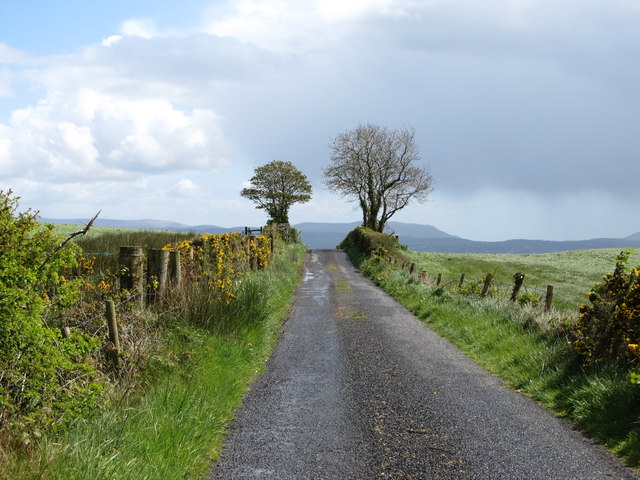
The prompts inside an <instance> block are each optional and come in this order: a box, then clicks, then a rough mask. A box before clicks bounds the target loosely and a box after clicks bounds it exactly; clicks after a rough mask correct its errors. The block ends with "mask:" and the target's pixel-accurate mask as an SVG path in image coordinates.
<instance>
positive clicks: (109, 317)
mask: <svg viewBox="0 0 640 480" xmlns="http://www.w3.org/2000/svg"><path fill="white" fill-rule="evenodd" d="M256 232H260V234H262V233H263V229H262V228H260V229H251V228H248V227H247V228H245V234H244V235H242V234H240V233H238V232H234V233H235V234H238V235H240V236H241V241H240V242H239V244H235V243H229V244H228V245H226V246H224V247H223V246H221V247H220V248H230V249H231V251H234V250H235V251H236V252H237V251H242V252H243V256H242V257H239V258H244V262H245V265H244V268H246V269H250V270H258V269H260V268H263V265H265V263H264V259H261V258H258V257H259V256H260V255H261V249H263V248H268V249H269V250H268V252H267V256H269V257H270V256H272V255H273V253H274V252H275V246H276V239H275V236H276V234H275V231H274V230H271V232H270V235H269V237H267V239H266V240H264V241H262V244H261V245H260V246H258V244H257V242H256V235H254V233H256ZM219 235H220V236H222V235H224V234H219ZM287 238H288V237H287ZM285 241H287V239H286V238H285ZM80 255H82V256H97V255H101V256H117V257H118V272H117V273H116V275H117V278H118V281H119V285H118V290H119V291H120V292H132V294H131V295H129V296H127V297H126V298H125V299H123V300H121V301H120V302H118V303H115V301H114V300H112V299H106V300H105V301H104V310H103V312H102V313H100V314H98V315H95V316H93V317H91V318H89V319H87V320H84V321H82V322H81V323H78V324H77V325H76V327H77V328H81V329H84V328H86V327H88V326H89V325H91V324H92V323H94V322H96V321H97V320H99V319H100V318H102V317H106V328H107V331H108V341H107V342H106V343H104V344H103V345H102V346H101V347H100V348H99V349H98V350H96V352H94V353H97V352H99V351H101V350H106V354H107V359H108V360H109V362H110V363H111V365H112V366H113V368H114V369H116V370H117V369H118V368H120V367H121V365H122V362H121V345H120V338H119V337H120V335H119V329H118V317H117V311H118V310H119V309H120V308H121V307H123V306H124V305H126V304H129V303H132V302H135V309H136V310H138V311H139V312H142V311H144V308H145V305H146V306H147V307H151V306H154V305H156V306H157V305H158V304H159V302H160V300H161V299H163V298H166V296H167V295H169V294H170V293H171V292H172V291H173V290H175V289H176V288H177V287H179V286H180V285H181V284H182V282H183V278H182V273H183V269H182V263H183V257H184V258H187V259H189V260H193V258H194V256H195V254H194V249H193V247H192V248H191V249H190V250H189V251H186V252H185V251H182V252H181V251H178V250H165V249H151V248H150V249H147V250H146V252H144V249H143V248H142V247H138V246H134V247H120V250H119V252H118V253H111V252H99V253H90V252H89V253H85V252H82V253H80ZM145 257H146V259H147V261H146V262H144V261H143V259H144V258H145ZM237 267H238V265H234V268H237ZM104 327H105V325H104V324H103V327H101V328H100V329H98V330H97V331H96V332H95V333H97V332H99V331H100V330H101V329H102V328H104ZM70 334H71V332H70V329H69V328H68V327H66V326H65V327H62V335H63V336H69V335H70ZM94 335H95V334H94Z"/></svg>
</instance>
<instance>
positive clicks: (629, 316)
mask: <svg viewBox="0 0 640 480" xmlns="http://www.w3.org/2000/svg"><path fill="white" fill-rule="evenodd" d="M630 254H631V252H630V251H623V252H621V253H620V255H619V256H618V258H617V262H616V268H615V270H614V272H613V273H607V274H606V275H605V276H604V277H603V281H602V283H600V284H598V285H595V286H594V288H593V290H592V291H591V292H589V302H590V304H589V305H581V306H580V317H579V318H578V321H577V324H576V328H575V331H574V336H575V340H574V341H573V342H572V344H573V348H574V350H575V351H576V352H578V353H579V354H580V355H582V356H583V358H584V360H585V363H587V364H589V363H592V362H597V361H601V360H616V361H618V362H620V363H622V364H623V365H630V364H634V363H636V364H637V363H638V360H639V356H638V355H637V354H636V352H637V349H636V347H637V345H638V344H639V343H640V275H639V273H638V267H635V268H631V269H630V268H629V267H627V262H628V259H629V255H630Z"/></svg>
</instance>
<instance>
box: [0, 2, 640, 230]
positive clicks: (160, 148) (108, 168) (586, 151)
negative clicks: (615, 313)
mask: <svg viewBox="0 0 640 480" xmlns="http://www.w3.org/2000/svg"><path fill="white" fill-rule="evenodd" d="M362 123H373V124H377V125H379V126H382V127H388V128H390V129H401V128H405V127H407V128H414V129H415V132H416V142H417V144H418V147H419V151H420V155H421V164H420V165H421V166H423V167H425V168H428V169H429V171H430V172H431V175H432V176H433V178H434V191H433V193H432V194H431V196H430V198H429V200H428V201H427V202H426V203H423V204H419V203H414V204H411V205H410V206H408V207H407V208H405V209H404V210H402V211H400V212H398V213H397V214H396V215H395V216H394V217H393V218H392V220H397V221H402V222H411V223H421V224H430V225H434V226H435V227H437V228H439V229H441V230H444V231H445V232H447V233H450V234H452V235H458V236H461V237H464V238H469V239H473V240H488V241H495V240H506V239H511V238H529V239H546V240H579V239H588V238H596V237H625V236H628V235H631V234H633V233H635V232H637V231H639V230H640V188H638V187H639V180H640V0H563V1H561V2H558V1H556V0H474V1H468V0H308V1H305V0H216V1H213V0H211V1H205V0H182V1H181V2H173V1H165V0H154V1H151V0H136V1H135V2H132V1H131V0H126V1H125V0H110V1H108V2H107V1H105V0H96V1H94V2H87V1H86V0H82V1H80V0H61V1H59V2H50V1H48V0H47V1H45V0H27V1H23V2H15V1H10V0H0V189H2V190H5V191H6V190H8V189H12V190H13V191H14V192H15V194H16V195H18V196H19V197H21V200H20V208H21V210H26V209H27V208H31V209H34V210H37V211H39V212H40V215H41V216H43V217H46V218H90V217H92V216H93V215H94V214H95V213H97V212H98V211H99V210H102V213H101V215H100V216H101V218H111V219H129V220H130V219H161V220H170V221H175V222H180V223H184V224H187V225H201V224H213V225H218V226H223V227H235V226H245V225H247V226H258V225H262V224H264V223H265V222H266V220H267V217H266V215H265V213H264V211H263V210H258V209H256V208H255V206H254V204H253V203H251V202H250V201H249V200H247V199H244V198H242V197H240V191H241V189H242V188H243V187H244V186H246V185H247V181H248V180H249V179H250V178H251V176H252V175H253V171H254V169H255V168H256V167H258V166H260V165H264V164H265V163H268V162H270V161H272V160H284V161H290V162H292V163H293V164H294V165H295V166H296V167H297V168H298V169H300V170H301V171H302V172H303V173H304V174H305V175H307V177H308V178H309V181H310V182H311V184H312V187H313V199H312V200H311V201H310V202H308V203H306V204H301V205H295V206H293V207H292V209H291V211H290V220H291V222H292V223H300V222H351V221H358V220H360V219H361V215H360V212H359V211H358V210H357V208H356V205H355V204H354V203H352V202H349V201H348V200H347V199H343V198H341V197H340V196H339V195H337V194H335V193H332V192H329V191H328V190H327V189H326V187H325V186H324V183H323V179H322V171H323V169H324V168H326V167H327V166H328V164H329V161H330V151H329V148H328V146H329V143H330V142H331V140H332V139H333V138H334V137H336V136H337V135H338V134H340V133H342V132H345V131H347V130H352V129H354V128H355V127H357V126H358V125H359V124H362Z"/></svg>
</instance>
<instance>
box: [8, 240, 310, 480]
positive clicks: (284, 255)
mask: <svg viewBox="0 0 640 480" xmlns="http://www.w3.org/2000/svg"><path fill="white" fill-rule="evenodd" d="M305 251H306V250H305V247H304V246H303V245H300V244H296V245H287V246H286V247H283V249H282V251H281V252H280V253H279V255H278V256H277V258H276V260H275V261H274V263H273V265H272V266H271V267H270V268H269V269H268V270H266V271H260V272H253V273H251V274H248V275H247V276H246V277H245V278H244V279H243V283H245V287H243V288H245V290H246V291H251V292H253V294H252V295H248V296H247V297H243V296H242V295H241V291H238V293H239V295H238V298H237V301H238V302H237V303H239V304H244V307H242V308H239V307H232V306H230V307H229V309H227V310H226V311H225V310H224V308H222V309H218V310H215V311H213V312H214V313H215V315H216V317H215V318H224V317H225V315H226V316H227V317H228V318H227V321H228V320H229V318H230V317H232V316H237V315H240V316H241V317H243V318H237V317H236V318H235V320H236V322H237V323H236V324H235V327H234V328H232V327H231V326H230V325H228V324H224V322H223V323H222V324H221V325H222V326H220V328H217V326H216V325H215V318H214V317H208V318H206V319H205V320H203V318H200V317H199V315H204V316H206V315H208V314H211V313H212V310H211V309H207V308H205V307H204V306H203V307H202V308H203V310H202V311H200V310H197V309H196V310H195V312H200V313H196V314H194V310H190V309H188V308H176V309H174V310H173V312H174V313H173V317H171V316H167V317H165V318H164V321H166V322H167V323H168V326H167V333H166V336H165V338H166V342H165V345H164V348H163V350H162V351H161V352H158V354H157V355H156V356H154V357H153V358H151V359H150V367H149V369H148V370H147V372H146V374H145V380H144V382H143V383H142V385H143V388H142V389H140V390H137V391H134V392H128V393H123V392H119V393H117V395H115V394H114V397H113V403H112V406H111V408H109V409H106V410H102V411H97V412H95V414H94V415H93V416H92V417H91V418H88V419H85V420H82V421H77V422H75V424H74V425H73V426H72V427H71V428H70V429H68V430H67V431H65V432H63V433H62V434H60V435H58V436H56V437H50V438H47V439H43V440H42V441H41V442H40V443H39V444H37V445H36V446H35V448H34V449H33V450H32V451H31V452H30V453H29V455H28V456H25V457H23V458H19V459H14V460H15V461H14V462H13V466H12V467H6V468H11V470H6V471H5V472H4V475H5V476H6V478H11V479H16V480H17V479H36V478H47V479H65V480H71V479H78V480H81V479H83V480H84V479H105V480H107V479H109V480H111V479H136V480H138V479H177V478H204V477H205V476H206V472H207V471H208V469H209V468H210V466H211V462H213V461H214V460H215V459H216V458H217V457H218V455H219V452H220V448H221V445H222V440H223V436H224V433H225V431H226V427H227V426H228V424H229V422H230V420H231V418H232V417H233V414H234V412H235V410H236V408H237V406H238V405H239V403H240V401H241V399H242V397H243V396H244V394H245V393H246V391H247V388H248V385H249V383H250V382H251V380H252V379H253V378H254V377H255V376H256V375H257V374H258V373H259V372H260V371H261V370H262V369H263V366H264V363H265V361H266V359H267V357H268V355H269V354H270V352H271V350H272V348H273V346H274V345H275V341H276V336H277V331H278V329H279V327H280V325H281V323H282V321H283V319H284V318H285V316H286V314H287V312H288V309H289V305H290V301H291V298H292V294H293V290H294V288H295V285H296V284H297V282H298V280H299V278H300V271H301V270H300V269H301V266H302V262H303V260H304V254H305ZM255 292H258V293H259V295H260V296H261V297H262V300H261V302H262V303H261V304H260V305H261V307H262V308H261V309H260V312H258V311H257V310H256V308H255V306H254V305H253V302H254V301H255V300H256V298H255ZM186 300H187V301H188V302H193V301H201V302H207V298H206V297H202V296H199V297H197V298H195V299H194V298H193V297H187V298H186ZM248 303H250V304H248ZM203 312H204V313H203ZM194 315H195V316H194ZM212 322H214V324H212ZM0 471H1V470H0ZM0 478H2V473H0Z"/></svg>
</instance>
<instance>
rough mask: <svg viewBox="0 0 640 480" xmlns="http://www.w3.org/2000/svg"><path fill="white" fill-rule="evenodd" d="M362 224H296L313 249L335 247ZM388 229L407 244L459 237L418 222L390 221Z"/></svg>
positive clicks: (303, 238) (302, 237) (305, 240)
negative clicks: (409, 242)
mask: <svg viewBox="0 0 640 480" xmlns="http://www.w3.org/2000/svg"><path fill="white" fill-rule="evenodd" d="M360 225H362V222H351V223H311V222H305V223H297V224H295V225H294V227H295V228H297V229H298V230H299V231H300V237H301V239H302V241H303V242H304V243H306V244H307V246H308V247H309V248H311V249H315V248H335V247H336V246H337V245H338V244H339V243H340V242H341V241H342V240H343V239H344V237H346V236H347V233H349V232H350V231H351V230H353V229H354V228H356V227H359V226H360ZM387 231H388V232H389V233H392V234H394V235H398V236H399V237H400V238H401V241H402V243H405V244H407V242H408V241H409V240H411V243H415V242H414V241H413V240H414V239H415V241H419V240H424V239H447V238H458V237H454V236H453V235H449V234H448V233H446V232H443V231H442V230H438V229H437V228H436V227H433V226H431V225H420V224H417V223H402V222H389V223H388V224H387Z"/></svg>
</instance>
